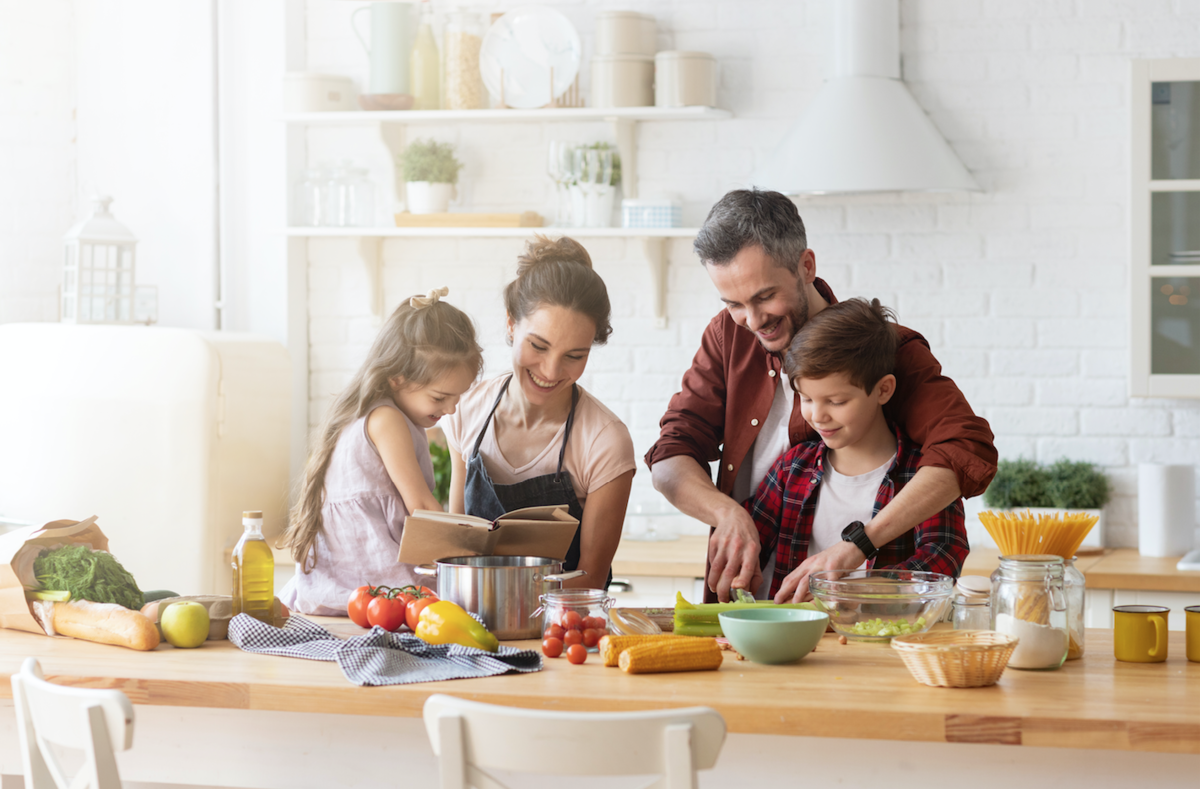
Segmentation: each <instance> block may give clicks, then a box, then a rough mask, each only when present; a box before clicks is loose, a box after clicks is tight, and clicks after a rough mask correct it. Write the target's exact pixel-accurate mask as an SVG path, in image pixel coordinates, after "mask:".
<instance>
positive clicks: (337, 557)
mask: <svg viewBox="0 0 1200 789" xmlns="http://www.w3.org/2000/svg"><path fill="white" fill-rule="evenodd" d="M376 408H396V404H395V403H393V402H392V401H391V400H390V399H384V400H380V401H378V402H376V403H373V404H372V405H371V407H370V408H369V409H368V410H367V413H366V415H364V416H363V417H362V418H360V419H357V420H355V421H354V422H352V423H351V424H349V425H347V427H346V429H345V430H343V431H342V435H341V437H340V438H339V439H338V443H337V447H335V448H334V450H333V457H332V458H331V459H330V461H329V469H328V470H327V471H326V472H325V503H324V505H323V506H322V508H321V519H322V526H321V531H320V533H319V534H318V535H317V542H316V546H317V566H316V567H315V568H313V569H312V571H311V572H309V573H305V572H304V571H303V570H302V569H301V568H300V565H299V564H297V565H296V575H295V576H294V577H293V578H292V580H291V581H289V582H288V584H287V586H285V587H284V588H283V591H282V592H281V593H280V595H279V599H280V600H282V601H283V603H284V605H286V606H287V607H288V608H290V609H291V610H293V611H297V612H299V613H301V614H315V615H317V616H345V615H346V601H347V600H348V599H349V598H350V593H351V592H353V591H354V590H355V589H357V588H358V587H360V586H362V585H363V584H371V585H372V586H379V585H381V584H382V585H384V586H404V585H406V584H413V583H415V584H418V585H420V584H422V583H424V584H425V585H428V580H429V579H425V580H424V581H422V580H421V579H420V577H418V576H416V575H414V574H413V571H412V567H413V566H412V565H411V564H400V562H398V561H397V560H396V557H397V555H398V554H399V552H400V535H401V534H402V533H403V531H404V519H405V518H407V517H408V508H407V507H405V506H404V500H403V499H402V498H400V491H398V490H397V489H396V486H395V484H393V483H392V479H391V477H389V476H388V473H387V469H386V468H384V466H383V459H382V458H381V457H380V456H379V450H377V449H376V448H375V444H374V443H373V442H372V441H371V439H370V437H369V436H367V417H368V416H370V414H371V411H374V410H375V409H376ZM396 410H397V411H400V409H398V408H396ZM400 415H401V416H404V413H403V412H402V411H400ZM404 421H405V423H406V424H407V425H408V430H409V432H410V433H411V434H412V440H413V448H414V449H416V451H417V463H418V464H419V465H420V467H421V474H422V475H424V477H425V484H427V485H428V486H429V489H430V490H433V461H432V460H431V459H430V457H429V440H428V439H427V438H426V436H425V431H424V430H423V429H422V428H420V427H417V426H416V425H414V424H413V423H412V422H411V421H410V420H409V419H408V417H404Z"/></svg>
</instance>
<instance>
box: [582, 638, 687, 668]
mask: <svg viewBox="0 0 1200 789" xmlns="http://www.w3.org/2000/svg"><path fill="white" fill-rule="evenodd" d="M678 638H684V636H673V635H671V634H670V633H660V634H658V635H656V636H613V635H607V636H604V637H603V638H601V639H600V657H601V659H603V660H604V665H606V666H608V667H609V668H612V667H614V666H616V665H617V659H618V658H620V657H621V653H622V652H624V651H625V650H626V649H629V648H630V647H632V646H637V645H639V644H652V643H656V642H660V641H672V640H674V639H678Z"/></svg>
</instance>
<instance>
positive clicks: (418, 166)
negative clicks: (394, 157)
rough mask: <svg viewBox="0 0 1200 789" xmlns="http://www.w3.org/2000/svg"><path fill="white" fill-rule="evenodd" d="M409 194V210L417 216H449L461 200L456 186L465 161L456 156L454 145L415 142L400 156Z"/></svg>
mask: <svg viewBox="0 0 1200 789" xmlns="http://www.w3.org/2000/svg"><path fill="white" fill-rule="evenodd" d="M400 160H401V161H400V164H401V166H402V167H403V168H404V180H405V181H406V184H405V187H406V191H407V192H408V210H409V213H413V214H438V213H445V212H446V210H447V209H449V207H450V201H451V200H453V199H454V198H455V197H457V191H456V189H455V185H456V184H457V183H458V171H459V170H461V169H462V166H463V165H462V162H460V161H459V160H458V159H456V158H455V157H454V146H453V145H451V144H450V143H440V142H436V141H434V140H415V141H413V142H412V143H411V144H410V145H409V146H408V147H407V148H405V149H404V153H402V154H401V155H400Z"/></svg>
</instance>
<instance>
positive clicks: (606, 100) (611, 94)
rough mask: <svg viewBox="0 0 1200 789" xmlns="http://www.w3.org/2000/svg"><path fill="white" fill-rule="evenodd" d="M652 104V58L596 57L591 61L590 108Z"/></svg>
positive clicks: (630, 56) (645, 56)
mask: <svg viewBox="0 0 1200 789" xmlns="http://www.w3.org/2000/svg"><path fill="white" fill-rule="evenodd" d="M653 105H654V58H652V57H650V56H648V55H596V56H595V57H593V58H592V106H593V107H650V106H653Z"/></svg>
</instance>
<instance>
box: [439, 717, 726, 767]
mask: <svg viewBox="0 0 1200 789" xmlns="http://www.w3.org/2000/svg"><path fill="white" fill-rule="evenodd" d="M425 731H426V732H427V733H428V734H429V741H430V743H431V744H432V745H433V752H434V753H435V754H436V755H437V757H438V766H439V768H440V770H441V776H442V782H441V787H442V789H466V787H477V789H506V787H505V786H504V784H502V783H500V781H498V780H497V779H496V778H495V777H494V776H493V775H490V774H488V773H486V772H484V769H485V768H486V769H493V770H511V771H514V772H522V773H536V774H558V775H650V774H655V775H661V776H662V778H660V779H659V780H658V781H656V782H654V783H653V784H651V785H650V786H649V787H647V789H695V787H696V771H697V770H708V769H711V768H712V766H713V765H714V764H716V762H717V754H719V753H720V752H721V746H722V745H723V744H724V742H725V719H724V718H722V717H721V713H719V712H717V711H716V710H714V709H712V708H710V707H687V708H685V709H674V710H649V711H646V712H546V711H542V710H526V709H517V708H513V707H497V706H494V705H491V704H481V703H479V702H475V701H464V700H463V699H456V698H454V697H453V696H444V695H441V694H438V695H434V696H430V697H429V698H428V699H427V700H426V701H425ZM597 754H603V758H600V759H597V758H596V756H597Z"/></svg>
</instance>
